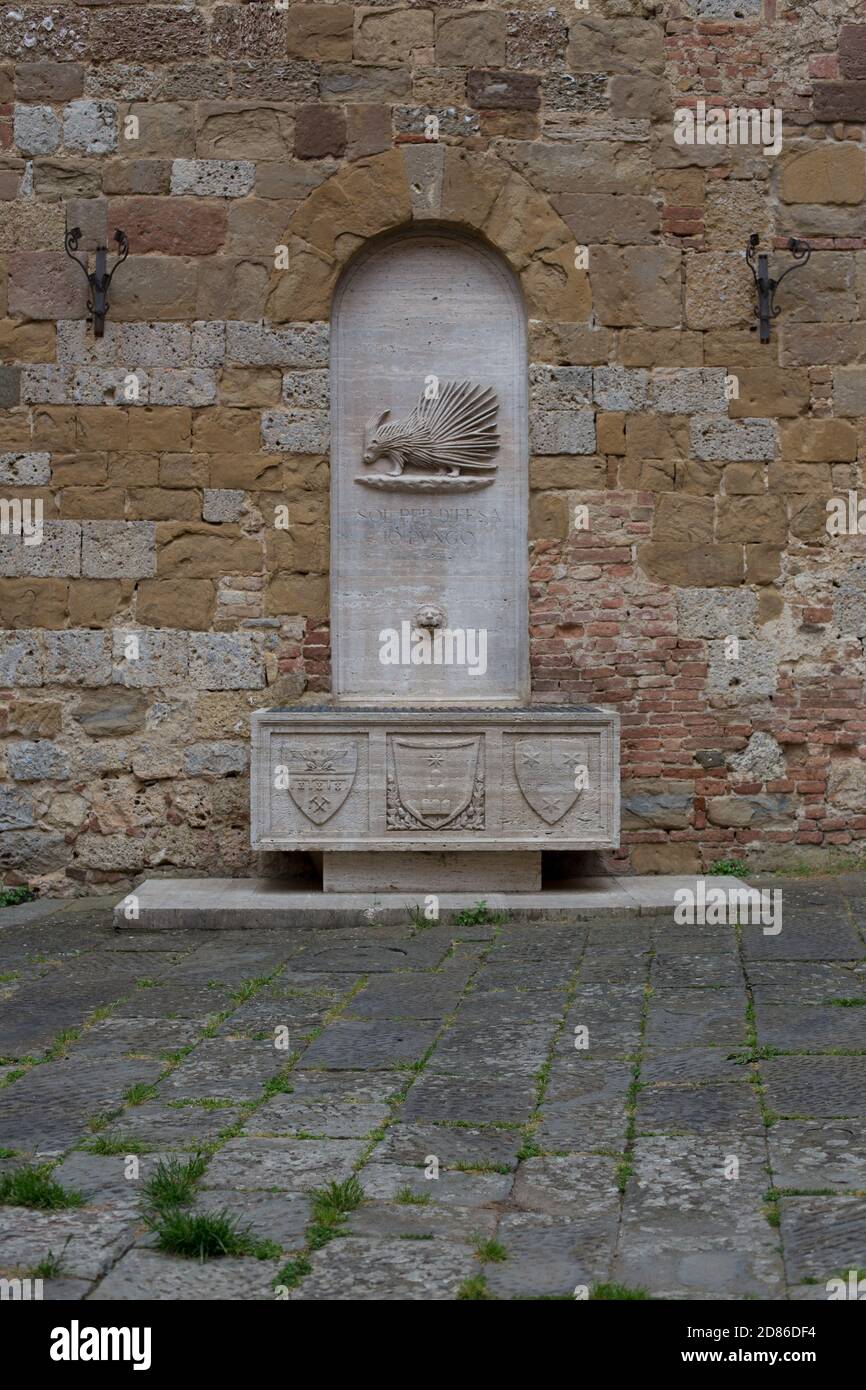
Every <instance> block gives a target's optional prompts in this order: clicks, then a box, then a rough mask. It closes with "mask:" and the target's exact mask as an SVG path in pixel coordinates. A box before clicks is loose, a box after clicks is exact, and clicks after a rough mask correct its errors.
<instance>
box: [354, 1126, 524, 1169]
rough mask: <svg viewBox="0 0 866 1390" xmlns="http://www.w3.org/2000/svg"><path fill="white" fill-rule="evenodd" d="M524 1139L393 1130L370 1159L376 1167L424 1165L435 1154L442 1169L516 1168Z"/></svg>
mask: <svg viewBox="0 0 866 1390" xmlns="http://www.w3.org/2000/svg"><path fill="white" fill-rule="evenodd" d="M520 1144H521V1137H520V1135H519V1134H517V1133H515V1131H514V1130H508V1129H466V1128H462V1127H460V1128H455V1129H452V1128H450V1127H449V1126H448V1125H430V1124H414V1125H411V1124H401V1123H399V1122H397V1123H395V1124H393V1125H391V1126H390V1128H389V1129H388V1131H387V1132H386V1134H385V1137H384V1139H383V1140H382V1141H381V1143H379V1144H377V1146H376V1148H375V1149H374V1150H373V1152H372V1154H371V1155H370V1160H371V1162H373V1163H398V1164H416V1165H417V1164H423V1163H426V1162H427V1157H428V1155H429V1154H433V1155H434V1157H435V1158H436V1159H438V1161H439V1165H440V1167H442V1168H449V1169H450V1168H493V1167H497V1168H502V1167H505V1168H516V1167H517V1153H518V1150H519V1148H520Z"/></svg>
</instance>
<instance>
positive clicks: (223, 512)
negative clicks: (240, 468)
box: [202, 487, 246, 522]
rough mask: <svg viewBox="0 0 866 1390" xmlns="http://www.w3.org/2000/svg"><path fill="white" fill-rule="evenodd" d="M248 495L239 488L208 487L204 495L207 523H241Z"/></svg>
mask: <svg viewBox="0 0 866 1390" xmlns="http://www.w3.org/2000/svg"><path fill="white" fill-rule="evenodd" d="M245 497H246V493H245V492H243V491H242V490H241V489H239V488H212V487H206V488H205V489H204V492H203V495H202V518H203V519H204V520H205V521H213V522H220V521H240V519H241V515H242V513H243V509H244V500H245Z"/></svg>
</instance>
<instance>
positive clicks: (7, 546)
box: [0, 521, 81, 578]
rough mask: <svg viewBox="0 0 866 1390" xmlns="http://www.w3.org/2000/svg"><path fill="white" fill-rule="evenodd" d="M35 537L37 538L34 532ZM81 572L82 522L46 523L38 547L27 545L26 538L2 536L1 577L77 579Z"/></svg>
mask: <svg viewBox="0 0 866 1390" xmlns="http://www.w3.org/2000/svg"><path fill="white" fill-rule="evenodd" d="M33 535H34V536H35V535H36V530H35V529H34V531H33ZM80 573H81V522H80V521H45V522H43V526H42V539H41V541H40V542H39V543H38V544H34V545H29V544H25V537H24V536H23V535H14V534H7V535H0V574H2V575H8V576H9V577H10V578H14V577H16V576H23V575H33V576H35V577H39V578H63V577H64V576H70V577H74V576H75V575H78V574H80Z"/></svg>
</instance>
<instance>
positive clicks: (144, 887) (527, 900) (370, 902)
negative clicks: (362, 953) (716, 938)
mask: <svg viewBox="0 0 866 1390" xmlns="http://www.w3.org/2000/svg"><path fill="white" fill-rule="evenodd" d="M701 882H703V883H706V884H707V886H708V887H709V886H710V885H711V886H713V887H721V888H731V887H740V888H745V887H746V884H745V883H744V882H743V880H742V879H738V878H729V877H723V876H713V877H712V878H710V879H695V878H693V877H690V876H687V875H679V874H664V875H658V876H650V875H640V876H637V875H636V876H634V877H630V878H625V877H621V878H613V877H609V878H607V877H603V876H599V877H595V878H589V877H587V878H579V879H573V880H570V881H567V882H565V883H561V884H558V885H557V886H556V887H555V888H548V889H543V890H542V891H541V892H538V893H486V894H484V899H483V900H484V902H485V903H486V904H487V907H488V909H489V911H490V913H491V914H494V913H500V912H501V913H503V914H505V916H507V918H508V921H509V922H570V921H571V922H574V921H585V920H587V919H589V918H604V917H607V918H619V917H639V916H665V915H666V914H672V912H673V908H674V903H675V899H674V894H675V893H676V891H677V890H678V889H681V888H688V889H690V890H691V891H692V892H695V890H696V885H697V884H698V883H701ZM438 899H439V902H438V905H439V920H440V921H442V922H444V923H448V922H451V921H453V920H454V918H455V917H456V916H457V914H458V913H460V912H463V911H465V910H466V909H471V908H474V907H476V906H477V905H478V903H479V900H480V899H479V894H478V893H477V892H476V893H441V894H439V895H438ZM424 905H425V895H424V894H422V893H417V892H416V893H381V894H375V893H369V892H368V893H327V892H322V891H315V890H309V889H308V890H302V889H301V890H299V889H298V887H297V886H296V885H295V886H292V885H289V884H286V883H283V882H281V880H280V879H273V878H186V879H184V878H151V879H146V880H145V882H144V883H142V884H140V885H139V887H138V888H136V889H134V890H133V892H132V893H128V894H127V895H126V897H124V898H123V899H122V900H121V901H120V902H119V903H118V904H117V906H116V908H115V922H116V924H117V926H118V928H120V929H123V930H125V931H126V930H133V931H135V930H138V931H154V930H159V929H165V930H176V929H177V928H179V927H190V928H198V929H200V930H206V931H213V930H220V929H223V930H234V931H237V930H239V929H245V928H259V929H261V928H263V927H308V928H310V929H311V930H314V929H317V928H321V927H347V926H360V925H363V923H364V921H365V920H366V921H368V922H370V923H371V924H375V923H404V922H406V920H407V917H408V914H409V911H410V910H411V909H412V908H413V907H414V908H418V907H420V908H421V909H422V910H423V908H424ZM131 914H135V915H131Z"/></svg>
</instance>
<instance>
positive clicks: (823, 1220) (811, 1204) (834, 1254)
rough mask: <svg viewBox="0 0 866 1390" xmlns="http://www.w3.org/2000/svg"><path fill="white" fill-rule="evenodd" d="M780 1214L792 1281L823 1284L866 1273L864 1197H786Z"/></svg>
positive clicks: (782, 1200)
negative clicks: (854, 1272) (857, 1272)
mask: <svg viewBox="0 0 866 1390" xmlns="http://www.w3.org/2000/svg"><path fill="white" fill-rule="evenodd" d="M779 1213H780V1216H781V1229H782V1240H783V1242H784V1247H785V1263H786V1267H787V1271H788V1278H789V1279H791V1280H793V1281H795V1282H801V1281H802V1280H804V1279H809V1278H811V1279H819V1280H820V1281H821V1282H822V1283H823V1282H824V1281H825V1280H827V1279H829V1278H831V1277H832V1276H833V1275H838V1274H844V1273H845V1272H846V1271H847V1270H849V1269H859V1270H863V1269H866V1205H864V1202H863V1199H862V1197H782V1198H781V1200H780V1202H779Z"/></svg>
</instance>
